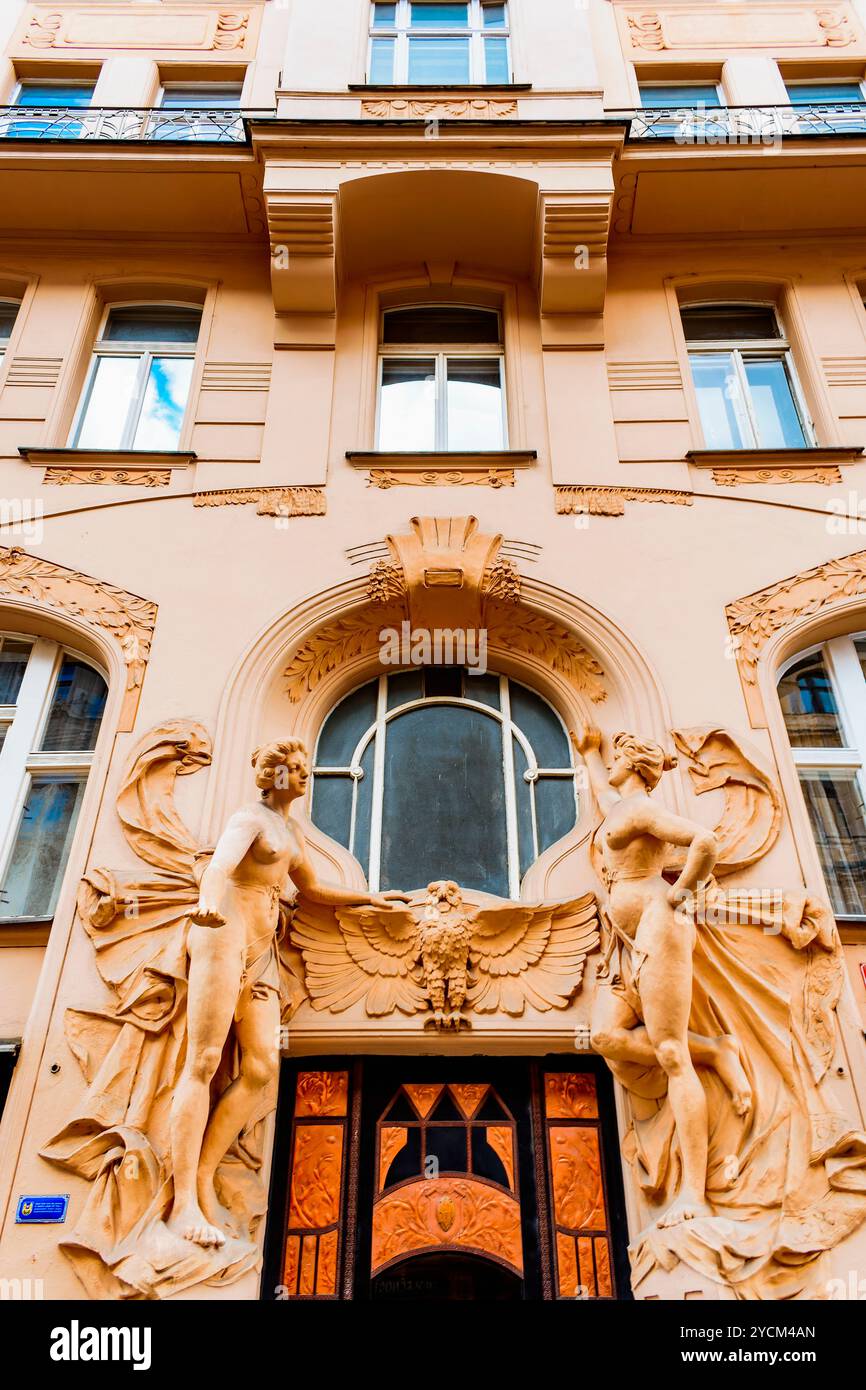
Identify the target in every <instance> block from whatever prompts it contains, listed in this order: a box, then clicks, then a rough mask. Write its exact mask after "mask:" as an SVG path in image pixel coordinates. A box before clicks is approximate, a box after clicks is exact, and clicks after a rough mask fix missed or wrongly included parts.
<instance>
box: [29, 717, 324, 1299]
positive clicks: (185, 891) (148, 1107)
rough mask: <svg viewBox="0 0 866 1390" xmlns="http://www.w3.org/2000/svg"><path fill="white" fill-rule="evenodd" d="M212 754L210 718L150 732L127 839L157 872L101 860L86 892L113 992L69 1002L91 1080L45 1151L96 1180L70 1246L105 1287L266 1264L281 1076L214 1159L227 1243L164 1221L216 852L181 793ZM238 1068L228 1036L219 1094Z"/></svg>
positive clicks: (140, 1291)
mask: <svg viewBox="0 0 866 1390" xmlns="http://www.w3.org/2000/svg"><path fill="white" fill-rule="evenodd" d="M210 760H211V743H210V738H209V736H208V734H207V732H206V731H205V729H204V728H202V726H201V725H200V724H196V723H194V722H192V721H178V722H176V723H172V724H169V725H165V726H161V727H159V728H156V729H154V730H152V731H151V732H150V733H149V734H148V735H147V736H146V738H145V739H144V740H143V742H142V743H141V744H140V745H139V747H138V748H137V750H136V752H135V753H134V755H133V757H132V760H131V763H130V767H129V770H128V771H127V774H126V776H125V777H124V780H123V783H122V785H121V789H120V792H119V794H118V798H117V811H118V816H119V818H120V821H121V824H122V826H123V831H124V835H125V837H126V840H127V842H128V843H129V845H130V846H131V848H132V849H133V850H134V851H135V853H136V854H137V855H138V857H139V858H140V859H142V860H144V861H145V863H147V864H150V865H151V866H152V867H153V868H155V869H157V870H159V875H158V877H154V878H152V879H141V878H140V877H139V876H138V875H137V873H136V872H135V871H128V872H120V871H118V872H115V871H113V870H109V869H102V868H100V869H94V870H91V872H90V873H89V874H88V875H87V876H86V877H85V878H84V879H83V880H82V883H81V888H80V892H79V911H80V914H81V918H82V921H83V924H84V928H85V930H86V932H87V934H88V936H89V938H90V940H91V942H92V944H93V948H94V951H95V953H96V964H97V968H98V970H99V973H100V975H101V977H102V979H103V980H104V982H105V984H106V985H107V986H108V987H109V989H110V990H111V993H112V996H113V1002H112V1004H111V1005H110V1006H109V1007H108V1008H107V1009H106V1010H104V1011H90V1010H78V1009H69V1010H67V1013H66V1019H65V1024H66V1037H67V1041H68V1043H69V1046H70V1048H71V1050H72V1052H73V1053H74V1054H75V1056H76V1058H77V1060H78V1062H79V1064H80V1066H81V1069H82V1072H83V1074H84V1078H85V1081H86V1083H87V1087H88V1089H87V1091H86V1093H85V1095H84V1096H83V1098H82V1100H81V1103H80V1105H79V1106H78V1107H77V1110H76V1113H75V1114H74V1115H73V1116H72V1118H71V1119H70V1121H69V1123H68V1124H67V1125H66V1126H65V1127H64V1128H63V1129H62V1130H61V1131H60V1133H59V1134H56V1135H54V1136H53V1137H52V1138H51V1140H50V1141H49V1142H48V1143H47V1144H46V1145H45V1147H44V1148H43V1149H42V1150H41V1153H42V1157H43V1158H46V1159H48V1160H50V1161H51V1162H53V1163H57V1164H59V1165H60V1166H61V1167H63V1168H66V1169H68V1170H69V1171H71V1172H74V1173H77V1174H78V1175H79V1176H81V1177H83V1178H86V1179H87V1180H88V1181H90V1182H91V1183H92V1187H91V1190H90V1193H89V1196H88V1199H87V1202H86V1204H85V1207H84V1210H83V1212H82V1214H81V1217H80V1219H79V1221H78V1223H77V1225H76V1228H75V1229H74V1230H73V1231H72V1232H71V1233H70V1234H69V1235H68V1236H67V1237H66V1238H65V1239H64V1240H63V1241H61V1242H60V1246H61V1249H63V1250H64V1252H65V1254H66V1255H67V1256H68V1258H69V1259H70V1260H71V1262H72V1264H73V1265H74V1267H75V1270H76V1273H77V1274H78V1276H79V1278H80V1279H81V1281H82V1283H83V1284H84V1285H85V1287H86V1289H87V1291H88V1293H89V1294H91V1296H92V1297H95V1298H159V1297H162V1296H164V1295H165V1294H167V1293H178V1292H180V1291H182V1290H183V1289H185V1288H189V1287H191V1286H192V1285H194V1284H198V1283H201V1282H203V1281H204V1282H208V1283H230V1282H232V1281H234V1280H236V1279H238V1278H240V1277H241V1275H242V1274H244V1273H245V1272H246V1271H247V1270H248V1269H251V1268H254V1267H256V1265H257V1261H258V1250H257V1247H256V1246H255V1245H254V1244H253V1243H252V1239H251V1237H252V1236H253V1234H254V1232H255V1228H256V1226H257V1224H258V1222H259V1221H260V1220H261V1217H262V1215H263V1213H264V1211H265V1209H266V1194H265V1192H264V1189H263V1185H262V1183H261V1181H260V1177H259V1173H260V1169H261V1161H262V1151H261V1129H262V1123H261V1122H262V1120H263V1119H264V1117H265V1116H266V1115H267V1114H268V1113H269V1111H270V1110H272V1109H273V1107H274V1104H275V1099H276V1097H275V1088H274V1087H273V1086H271V1087H270V1088H269V1089H268V1091H267V1092H266V1093H265V1094H264V1095H263V1098H262V1102H261V1105H260V1106H259V1109H258V1112H257V1113H256V1115H255V1116H254V1117H253V1119H252V1121H251V1122H250V1124H249V1125H248V1126H247V1128H246V1130H245V1131H244V1133H243V1134H242V1135H241V1136H240V1138H239V1139H238V1140H237V1142H236V1143H235V1144H234V1145H233V1146H232V1148H231V1149H230V1150H229V1152H228V1153H227V1154H226V1157H225V1158H224V1160H223V1161H222V1163H221V1164H220V1166H219V1168H218V1170H217V1186H218V1191H219V1196H220V1200H221V1201H222V1202H223V1204H224V1206H225V1207H226V1208H227V1210H228V1211H229V1213H230V1216H231V1219H232V1230H231V1232H230V1236H229V1239H228V1240H227V1241H226V1244H225V1245H224V1246H223V1247H222V1249H220V1250H213V1249H208V1250H205V1249H202V1248H201V1247H199V1246H197V1245H193V1244H191V1243H190V1242H189V1241H185V1240H182V1239H181V1238H179V1237H178V1236H176V1235H174V1234H172V1233H171V1232H170V1231H169V1230H168V1228H167V1227H166V1225H165V1223H164V1221H163V1217H164V1215H165V1214H166V1212H167V1211H168V1209H169V1207H170V1205H171V1198H172V1183H171V1171H170V1162H169V1160H168V1157H167V1153H168V1146H167V1137H168V1109H169V1103H170V1100H171V1093H172V1090H173V1087H174V1085H175V1083H176V1081H177V1078H178V1076H179V1074H180V1070H181V1067H182V1065H183V1060H184V1052H185V1045H186V979H187V968H188V959H187V944H186V943H187V934H188V931H189V914H190V913H191V912H192V910H193V909H194V907H195V905H196V903H197V901H198V881H199V879H200V877H201V873H202V871H203V869H204V867H205V865H206V863H207V859H208V857H209V854H210V851H208V850H202V849H200V848H199V846H198V845H197V843H196V841H195V839H194V838H193V837H192V835H191V834H190V832H189V831H188V829H187V828H186V826H185V825H184V824H183V821H182V820H181V819H180V817H179V815H178V813H177V811H176V809H175V806H174V800H173V793H174V784H175V778H176V777H178V776H185V775H188V774H190V773H193V772H195V771H197V770H198V769H199V768H200V767H204V766H206V765H207V764H208V763H209V762H210ZM280 912H281V923H280V931H279V938H278V952H279V962H278V964H279V983H280V1000H281V1006H282V1016H283V1018H284V1019H285V1018H287V1017H289V1016H290V1015H291V1013H292V1012H293V1011H294V1009H295V1008H296V1007H297V1005H298V1003H299V1002H300V1000H301V999H302V998H303V997H304V989H303V985H302V984H301V983H300V981H301V980H302V979H303V973H302V968H300V967H299V963H298V960H297V956H296V953H294V951H293V949H292V948H291V947H289V946H288V945H287V944H286V939H285V938H286V933H287V928H288V921H289V915H290V912H289V909H288V907H287V905H285V904H281V909H280ZM265 966H267V962H266V963H265ZM254 987H255V985H254V982H253V988H254ZM236 1073H237V1058H236V1049H235V1046H234V1043H233V1039H232V1038H231V1037H230V1038H229V1040H228V1042H227V1044H226V1048H225V1051H224V1054H223V1058H222V1063H221V1066H220V1069H219V1072H218V1074H217V1076H216V1078H215V1081H214V1093H215V1097H216V1096H217V1095H219V1094H220V1093H221V1092H222V1091H223V1090H224V1089H225V1087H226V1086H227V1085H228V1084H229V1082H230V1081H231V1080H232V1078H233V1077H234V1076H235V1075H236Z"/></svg>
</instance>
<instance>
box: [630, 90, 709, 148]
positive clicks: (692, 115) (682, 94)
mask: <svg viewBox="0 0 866 1390" xmlns="http://www.w3.org/2000/svg"><path fill="white" fill-rule="evenodd" d="M640 104H641V110H642V112H643V113H645V114H642V115H638V116H636V117H635V120H634V127H635V130H634V133H635V134H638V135H653V136H656V137H658V138H662V137H670V138H672V139H680V140H683V141H685V140H688V139H690V138H694V136H695V135H699V134H700V133H701V131H702V129H705V128H706V127H707V126H708V125H717V124H718V122H719V116H718V115H717V114H716V113H718V112H720V111H723V110H724V106H725V103H724V101H723V99H722V94H721V89H720V87H719V85H718V83H716V82H703V83H700V82H692V83H674V82H646V83H645V82H642V83H641V85H640Z"/></svg>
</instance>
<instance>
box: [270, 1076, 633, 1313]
mask: <svg viewBox="0 0 866 1390" xmlns="http://www.w3.org/2000/svg"><path fill="white" fill-rule="evenodd" d="M278 1129H279V1137H278V1143H277V1148H276V1151H275V1158H274V1178H273V1184H272V1194H271V1219H270V1222H269V1232H268V1242H267V1251H266V1257H267V1259H266V1263H267V1266H268V1273H267V1276H266V1280H265V1285H266V1287H265V1289H264V1296H265V1297H277V1298H289V1299H298V1298H301V1299H316V1300H322V1299H338V1298H354V1299H373V1300H375V1301H404V1302H417V1301H429V1300H442V1299H461V1300H466V1299H477V1300H486V1301H492V1300H495V1301H502V1300H508V1299H524V1300H526V1299H530V1300H532V1299H550V1298H553V1299H562V1298H581V1299H587V1300H594V1299H610V1298H624V1297H628V1296H629V1294H628V1278H627V1273H626V1260H625V1250H624V1245H625V1241H624V1221H623V1211H622V1189H621V1182H620V1177H619V1170H618V1166H617V1164H616V1162H615V1161H614V1162H613V1163H609V1162H607V1161H606V1160H607V1157H608V1155H609V1154H610V1155H614V1156H615V1155H616V1153H617V1151H618V1143H617V1139H616V1130H615V1123H614V1119H613V1110H612V1096H611V1087H610V1082H609V1078H608V1075H607V1072H606V1070H604V1069H599V1068H596V1067H595V1066H594V1059H589V1060H586V1059H584V1061H583V1062H582V1063H580V1065H579V1066H578V1065H576V1063H575V1060H574V1059H561V1058H556V1059H544V1060H542V1061H539V1062H531V1061H529V1060H527V1059H523V1058H511V1059H508V1058H506V1059H497V1060H493V1059H489V1058H472V1059H451V1058H449V1059H446V1058H419V1059H406V1058H402V1059H390V1058H389V1059H385V1058H379V1059H377V1058H367V1059H363V1060H361V1061H358V1060H350V1059H337V1060H331V1059H328V1060H327V1061H316V1062H311V1063H310V1064H309V1065H305V1064H293V1065H289V1064H286V1065H285V1068H284V1077H283V1083H282V1086H281V1097H280V1117H279V1120H278ZM272 1289H275V1290H276V1292H275V1293H273V1292H271V1290H272Z"/></svg>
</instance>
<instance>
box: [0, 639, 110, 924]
mask: <svg viewBox="0 0 866 1390" xmlns="http://www.w3.org/2000/svg"><path fill="white" fill-rule="evenodd" d="M106 693H107V688H106V684H105V680H104V679H103V677H102V676H101V675H100V674H99V672H98V671H97V670H95V669H94V667H93V666H91V665H90V664H89V663H88V662H87V661H84V660H83V659H82V658H81V657H79V656H76V655H75V654H74V653H72V652H68V651H66V650H65V649H64V648H63V647H61V646H60V645H59V644H58V643H57V642H49V641H46V640H45V639H44V638H41V637H39V638H36V637H24V636H20V635H18V634H12V633H10V634H3V635H0V884H2V888H0V920H7V921H8V920H9V919H10V918H27V919H33V918H45V917H50V916H51V915H52V913H53V911H54V907H55V905H56V902H57V897H58V894H59V892H60V885H61V883H62V881H63V873H64V869H65V867H66V860H67V858H68V855H69V848H70V845H71V843H72V837H73V835H74V833H75V825H76V822H77V820H78V812H79V810H80V807H81V800H82V797H83V795H84V788H85V785H86V783H87V774H88V771H89V768H90V764H91V762H92V761H93V749H94V748H95V747H96V738H97V735H98V733H99V726H100V723H101V722H102V714H103V710H104V708H105V697H106Z"/></svg>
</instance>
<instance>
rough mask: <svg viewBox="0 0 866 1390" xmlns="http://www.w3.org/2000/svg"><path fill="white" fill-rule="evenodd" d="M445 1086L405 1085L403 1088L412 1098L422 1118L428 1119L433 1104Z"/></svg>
mask: <svg viewBox="0 0 866 1390" xmlns="http://www.w3.org/2000/svg"><path fill="white" fill-rule="evenodd" d="M444 1089H445V1087H444V1085H442V1086H434V1085H427V1086H404V1087H403V1090H404V1091H405V1092H406V1094H407V1096H408V1097H409V1099H410V1100H411V1102H412V1104H413V1105H414V1107H415V1109H416V1110H417V1111H418V1114H419V1115H420V1116H421V1119H422V1120H426V1118H427V1116H428V1115H429V1114H430V1111H431V1110H432V1109H433V1106H434V1105H435V1104H436V1102H437V1100H438V1099H439V1097H440V1096H441V1094H442V1092H443V1091H444Z"/></svg>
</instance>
